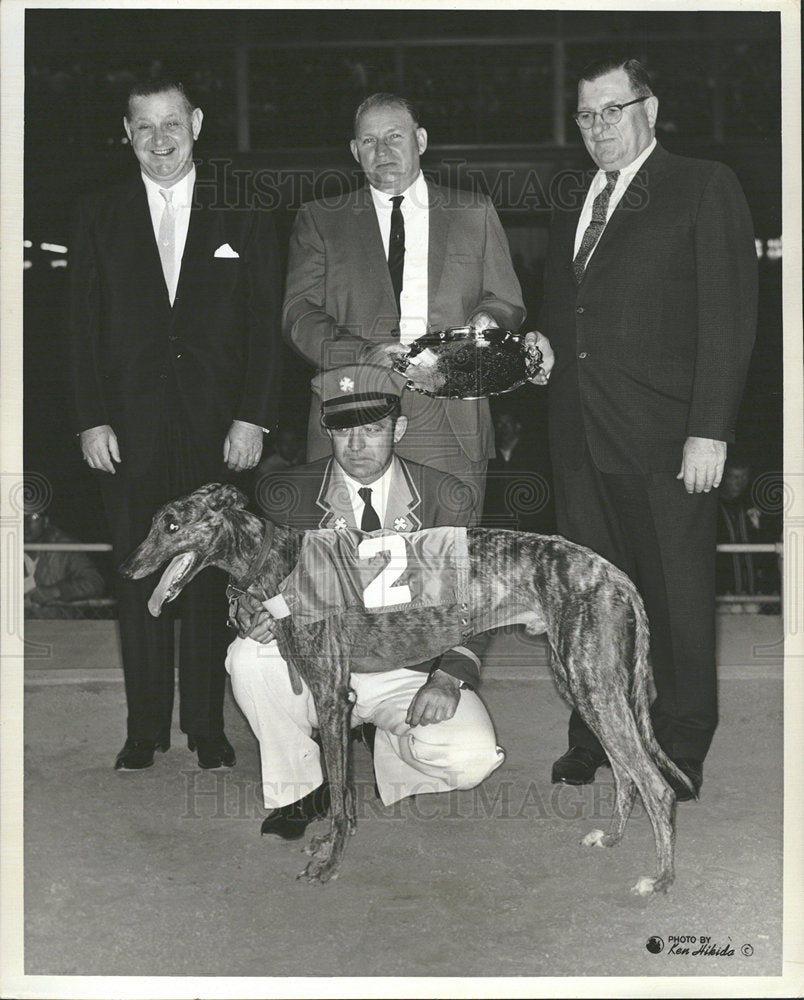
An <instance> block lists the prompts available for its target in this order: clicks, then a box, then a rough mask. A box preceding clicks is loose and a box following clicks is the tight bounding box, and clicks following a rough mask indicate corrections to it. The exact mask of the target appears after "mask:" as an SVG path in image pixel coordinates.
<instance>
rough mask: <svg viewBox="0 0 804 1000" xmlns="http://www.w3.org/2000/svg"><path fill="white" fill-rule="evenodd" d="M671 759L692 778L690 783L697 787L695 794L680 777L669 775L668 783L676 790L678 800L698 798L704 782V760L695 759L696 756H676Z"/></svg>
mask: <svg viewBox="0 0 804 1000" xmlns="http://www.w3.org/2000/svg"><path fill="white" fill-rule="evenodd" d="M671 759H672V761H673V763H674V764H675V765H676V767H677V768H678V769H679V771H681V772H682V773H683V774H685V775H686V776H687V777H688V778H689V779H690V784H691V785H692V787H693V788H694V789H695V794H694V795H693V794H692V792H691V791H690V790H689V788H687V786H686V785H685V784H684V783H683V782H681V781H679V780H678V778H674V777H672V775H667V776H666V777H667V784H668V785H669V786H670V787H671V788H672V789H673V791H674V792H675V794H676V801H677V802H689V801H690V800H691V799H697V798H698V793H699V792H700V790H701V785H702V784H703V761H701V760H695V758H694V757H674V758H671Z"/></svg>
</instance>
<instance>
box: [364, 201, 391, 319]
mask: <svg viewBox="0 0 804 1000" xmlns="http://www.w3.org/2000/svg"><path fill="white" fill-rule="evenodd" d="M354 219H355V224H356V226H357V233H356V234H355V235H356V237H357V240H358V242H359V243H360V247H361V249H362V251H363V256H364V258H365V262H366V273H367V274H370V275H372V276H373V277H374V279H375V280H377V281H379V283H380V285H381V286H382V287H381V290H382V294H383V297H384V298H385V299H387V300H388V303H389V305H388V306H387V308H388V309H389V311H390V312H391V313H395V312H396V311H397V309H396V297H395V295H394V286H393V285H392V284H391V272H390V271H389V270H388V258H387V256H386V253H385V248H384V247H383V244H382V236H381V235H380V224H379V222H378V221H377V213H376V211H375V210H374V200H373V198H372V196H371V190H370V188H369V186H368V184H367V185H366V186H365V187H362V188H360V189H359V190H358V191H357V192H356V193H355V211H354Z"/></svg>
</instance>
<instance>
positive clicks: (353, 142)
mask: <svg viewBox="0 0 804 1000" xmlns="http://www.w3.org/2000/svg"><path fill="white" fill-rule="evenodd" d="M349 149H351V151H352V156H353V157H354V158H355V159H356V160H357V162H358V163H360V157H359V156H358V155H357V140H355V139H351V140H350V142H349Z"/></svg>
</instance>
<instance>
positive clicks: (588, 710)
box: [121, 483, 688, 896]
mask: <svg viewBox="0 0 804 1000" xmlns="http://www.w3.org/2000/svg"><path fill="white" fill-rule="evenodd" d="M245 505H246V498H245V497H244V496H243V494H242V493H240V492H239V491H238V490H237V489H235V488H234V487H233V486H229V485H223V486H222V485H219V484H217V483H212V484H209V485H207V486H203V487H201V488H200V489H198V490H196V491H195V492H194V493H191V494H189V495H188V496H185V497H182V498H181V499H178V500H175V501H174V502H172V503H169V504H166V505H165V506H164V507H162V508H161V509H160V510H159V511H157V513H156V515H155V516H154V519H153V523H152V525H151V530H150V533H149V534H148V537H147V538H146V539H145V541H144V542H143V543H142V545H140V546H139V548H138V549H137V550H136V551H135V552H134V553H133V554H132V555H131V556H130V557H129V558H128V559H127V560H126V561H125V563H123V565H122V567H121V572H122V573H124V574H125V575H127V576H130V577H134V578H137V579H138V578H140V577H144V576H147V575H148V574H149V573H153V572H155V571H156V570H157V569H159V568H160V567H161V566H162V565H163V564H164V563H165V562H166V561H167V560H172V561H171V563H170V565H169V567H168V568H167V570H166V571H165V573H164V574H163V576H162V579H161V581H160V583H159V584H158V586H157V587H156V589H155V590H154V592H153V594H152V596H151V599H150V601H149V603H148V606H149V609H150V611H151V613H152V614H154V615H158V614H159V613H160V610H161V607H162V604H163V603H165V602H166V601H172V600H173V599H174V598H175V597H177V596H178V594H179V593H180V592H181V590H182V588H183V587H184V586H185V585H186V584H187V582H188V581H189V580H191V579H192V578H193V577H194V576H195V575H196V573H198V572H199V571H200V570H202V569H203V568H204V567H205V566H218V567H220V568H221V569H223V570H226V571H227V572H228V573H230V574H231V576H232V578H233V579H234V581H235V584H236V586H239V587H240V588H241V589H242V590H243V591H247V592H248V593H249V594H251V595H253V596H255V597H257V598H258V599H259V600H260V601H262V600H264V599H265V598H271V597H274V596H275V595H277V594H278V593H279V584H280V582H281V581H283V580H284V579H285V578H286V577H287V576H288V575H289V574H290V573H291V571H292V570H293V568H294V566H295V565H296V561H297V559H298V556H299V552H300V550H301V544H302V538H303V536H304V534H305V533H304V532H302V531H298V530H296V529H293V528H289V527H285V526H282V525H275V524H273V523H272V522H271V521H268V520H262V519H260V518H259V517H256V516H255V515H253V514H250V513H249V512H248V511H246V510H245ZM467 545H468V555H469V595H470V599H469V601H468V603H467V605H466V606H465V611H464V614H465V619H464V621H465V624H466V628H465V630H464V635H469V634H476V633H477V632H480V631H482V630H486V629H489V628H493V627H496V626H499V625H502V624H509V623H511V622H521V623H524V625H525V627H526V631H527V632H528V633H529V634H533V635H535V634H538V633H542V632H546V633H547V638H548V641H549V645H550V650H551V657H550V659H551V666H552V670H553V674H554V676H555V681H556V685H557V686H558V690H559V692H560V693H561V694H562V695H563V697H564V698H565V699H566V700H567V701H568V702H569V703H570V704H571V705H574V706H575V707H576V708H577V710H578V711H579V712H580V714H581V716H582V717H583V718H584V720H585V721H586V723H587V725H589V727H590V728H591V729H592V730H593V731H594V733H595V734H596V735H597V737H598V739H599V740H600V743H601V745H602V746H603V748H604V749H605V751H606V753H607V755H608V758H609V761H610V762H611V767H612V771H613V773H614V780H615V785H616V799H615V805H614V815H613V817H612V821H611V826H610V828H609V832H608V833H604V832H603V831H602V830H593V831H591V832H590V833H588V834H587V835H586V836H585V837H584V838H583V840H582V843H583V844H584V845H586V846H592V845H594V846H598V847H611V846H612V845H614V844H616V843H617V842H618V841H619V840H620V838H621V837H622V835H623V830H624V828H625V824H626V821H627V819H628V816H629V814H630V812H631V808H632V806H633V803H634V798H635V796H636V792H637V790H639V793H640V795H641V797H642V802H643V803H644V806H645V809H646V811H647V813H648V816H649V817H650V821H651V824H652V825H653V832H654V836H655V840H656V855H657V863H658V870H657V873H656V875H655V877H648V876H643V877H641V878H640V879H639V880H638V881H637V883H636V885H635V886H634V887H633V889H632V892H634V893H636V894H638V895H642V896H647V895H649V894H650V893H654V892H666V891H667V889H668V887H669V886H670V884H671V883H672V881H673V878H674V872H673V842H674V836H675V829H674V828H675V796H674V794H673V792H672V790H671V788H670V786H669V785H668V784H667V782H666V781H665V779H664V778H663V776H662V773H664V774H671V775H673V776H674V777H675V778H676V779H678V780H681V781H682V782H685V783H687V784H688V782H686V779H685V776H684V775H683V774H681V772H680V771H679V770H678V769H677V768H676V767H675V765H674V764H673V763H672V761H670V760H669V759H668V757H667V756H666V755H665V754H664V753H663V751H662V750H661V749H660V747H659V745H658V744H657V742H656V738H655V736H654V734H653V730H652V729H651V724H650V717H649V711H648V708H649V690H650V687H651V676H650V667H649V664H648V643H649V638H648V624H647V620H646V617H645V611H644V608H643V606H642V601H641V599H640V597H639V595H638V593H637V592H636V589H635V588H634V585H633V584H632V583H631V581H630V580H629V579H628V577H627V576H625V574H623V573H622V572H620V570H618V569H616V568H615V567H614V566H612V565H611V564H610V563H608V562H607V561H606V560H605V559H603V558H601V557H600V556H598V555H596V554H595V553H594V552H591V551H590V550H589V549H585V548H583V547H582V546H580V545H575V544H574V543H572V542H568V541H566V539H564V538H561V537H558V536H545V535H532V534H527V533H520V532H514V531H502V530H491V529H484V528H469V529H467ZM444 614H445V611H444V609H441V608H425V609H422V608H417V609H416V610H415V611H411V610H404V609H403V610H401V611H396V612H389V613H385V614H381V615H376V614H372V613H371V612H369V611H366V610H365V609H362V608H349V609H347V610H346V612H345V613H344V614H342V615H335V616H334V617H329V618H327V619H325V620H324V621H321V622H317V623H315V624H312V625H298V624H296V625H294V623H293V620H292V618H291V617H283V618H277V619H276V620H275V621H273V622H272V624H271V627H272V629H273V631H274V634H275V635H276V637H277V642H278V644H279V649H280V652H281V653H282V655H283V656H284V657H285V659H286V660H287V661H288V663H289V665H290V667H291V673H292V672H293V669H295V670H297V671H298V673H299V674H300V675H301V676H302V677H303V678H304V680H305V681H306V682H307V684H308V686H309V688H310V691H311V693H312V696H313V699H314V702H315V707H316V712H317V715H318V721H319V727H320V734H321V740H322V744H323V750H324V760H325V765H326V770H327V774H328V778H329V783H330V792H331V815H330V820H331V825H330V830H329V832H328V833H327V834H326V835H324V836H319V837H315V838H313V840H312V842H311V844H310V847H309V848H308V853H310V854H312V855H313V857H312V860H311V861H310V862H309V863H308V865H307V867H306V869H305V870H304V871H303V872H302V873H301V874H300V877H302V878H306V879H307V880H309V881H317V882H327V881H328V880H329V879H331V878H333V877H335V876H336V875H337V872H338V868H339V866H340V862H341V856H342V854H343V850H344V846H345V842H346V836H347V834H348V833H354V830H355V815H354V805H353V797H352V793H351V790H350V787H349V781H348V749H349V713H350V709H351V701H350V689H349V661H350V653H351V652H352V651H353V650H354V649H355V648H356V644H357V643H359V642H360V636H361V635H363V636H365V635H366V630H367V629H368V630H370V634H371V635H372V640H373V641H372V644H373V645H374V646H375V648H382V647H383V646H386V645H387V646H388V648H392V649H393V650H394V653H395V655H396V656H398V660H399V663H400V664H404V663H417V662H421V661H422V660H423V659H425V658H428V657H429V656H435V655H438V653H439V652H444V651H445V649H446V648H448V647H443V648H441V649H438V650H433V649H430V648H429V646H428V644H429V645H432V639H431V638H430V637H432V636H434V635H438V634H439V629H440V628H441V627H442V626H443V625H444V624H445V622H444V618H443V615H444ZM441 634H445V629H443V628H441Z"/></svg>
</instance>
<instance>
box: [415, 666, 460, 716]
mask: <svg viewBox="0 0 804 1000" xmlns="http://www.w3.org/2000/svg"><path fill="white" fill-rule="evenodd" d="M460 688H461V682H460V681H459V680H458V678H457V677H453V676H452V675H451V674H445V673H444V671H443V670H434V671H433V672H432V673H431V674H430V676H429V677H428V678H427V680H426V681H425V682H424V684H422V686H421V687H420V688H419V690H418V691H417V692H416V694H415V695H414V696H413V701H411V703H410V707H409V708H408V714H407V715H406V716H405V722H407V724H408V725H409V726H430V725H434V724H435V723H436V722H446V720H447V719H451V718H452V716H453V715H455V711H456V709H457V708H458V702H459V701H460V700H461V690H460Z"/></svg>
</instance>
